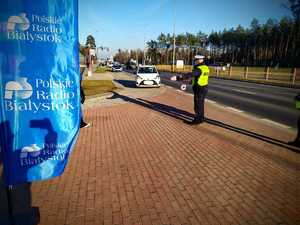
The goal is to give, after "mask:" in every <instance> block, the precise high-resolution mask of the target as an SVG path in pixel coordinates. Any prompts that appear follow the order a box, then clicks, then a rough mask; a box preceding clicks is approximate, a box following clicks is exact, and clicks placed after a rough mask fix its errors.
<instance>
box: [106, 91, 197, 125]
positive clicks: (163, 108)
mask: <svg viewBox="0 0 300 225" xmlns="http://www.w3.org/2000/svg"><path fill="white" fill-rule="evenodd" d="M112 93H113V94H114V95H113V96H112V97H109V98H107V99H117V98H119V99H122V100H123V101H126V102H131V103H135V104H137V105H140V106H143V107H146V108H149V109H152V110H155V111H158V112H161V113H164V114H166V115H168V116H171V117H173V118H175V119H179V120H182V121H189V120H192V119H193V114H191V113H189V112H186V111H183V110H180V109H177V108H175V107H172V106H168V105H164V104H160V103H156V102H151V101H148V100H144V99H140V98H137V99H135V98H130V97H128V96H125V95H121V94H119V93H117V92H114V91H113V92H112Z"/></svg>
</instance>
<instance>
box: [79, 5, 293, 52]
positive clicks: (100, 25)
mask: <svg viewBox="0 0 300 225" xmlns="http://www.w3.org/2000/svg"><path fill="white" fill-rule="evenodd" d="M285 2H286V0H223V1H222V0H206V1H202V0H151V1H147V0H110V1H100V0H89V1H86V0H79V40H80V43H81V44H85V42H86V37H87V36H88V35H92V36H93V37H94V38H95V40H96V45H97V46H98V47H99V46H104V47H108V48H109V49H110V51H109V52H102V54H101V55H103V56H108V55H113V54H115V53H116V51H117V50H118V49H119V48H120V49H138V48H140V49H143V48H144V47H145V43H146V42H147V41H150V40H151V39H153V40H156V39H157V37H158V35H159V34H160V33H171V34H172V33H173V23H174V21H175V33H176V34H179V33H185V32H190V33H194V34H196V33H198V32H199V31H202V32H204V33H206V34H210V33H211V32H212V31H222V30H223V29H225V28H226V29H230V28H232V27H236V26H238V25H242V26H244V27H249V25H250V23H251V21H252V19H253V18H257V19H258V20H259V22H260V23H264V22H266V21H267V20H268V19H269V18H272V19H277V20H280V18H282V17H284V16H291V14H290V12H289V11H288V10H287V9H286V8H284V7H283V4H284V3H285ZM174 12H175V13H174ZM174 15H175V16H174ZM174 18H175V19H174Z"/></svg>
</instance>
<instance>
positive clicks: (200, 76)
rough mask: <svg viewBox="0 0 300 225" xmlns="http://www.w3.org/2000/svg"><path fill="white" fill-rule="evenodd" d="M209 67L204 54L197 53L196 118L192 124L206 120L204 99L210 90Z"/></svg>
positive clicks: (195, 79)
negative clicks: (205, 62)
mask: <svg viewBox="0 0 300 225" xmlns="http://www.w3.org/2000/svg"><path fill="white" fill-rule="evenodd" d="M208 76H209V68H208V66H206V65H205V64H204V56H202V55H196V56H195V58H194V67H193V71H192V87H193V92H194V110H195V118H194V120H193V121H192V122H190V124H192V125H197V124H200V123H203V122H204V100H205V96H206V94H207V91H208V87H207V86H208Z"/></svg>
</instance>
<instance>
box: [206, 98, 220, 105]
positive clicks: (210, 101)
mask: <svg viewBox="0 0 300 225" xmlns="http://www.w3.org/2000/svg"><path fill="white" fill-rule="evenodd" d="M205 102H209V103H211V104H217V103H216V102H215V101H212V100H209V99H205Z"/></svg>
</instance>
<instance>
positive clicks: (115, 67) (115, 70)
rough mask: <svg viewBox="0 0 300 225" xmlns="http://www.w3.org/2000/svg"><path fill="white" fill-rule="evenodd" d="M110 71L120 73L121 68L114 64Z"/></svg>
mask: <svg viewBox="0 0 300 225" xmlns="http://www.w3.org/2000/svg"><path fill="white" fill-rule="evenodd" d="M111 70H112V71H113V72H122V71H123V67H122V66H121V65H120V64H115V65H113V66H112V68H111Z"/></svg>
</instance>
